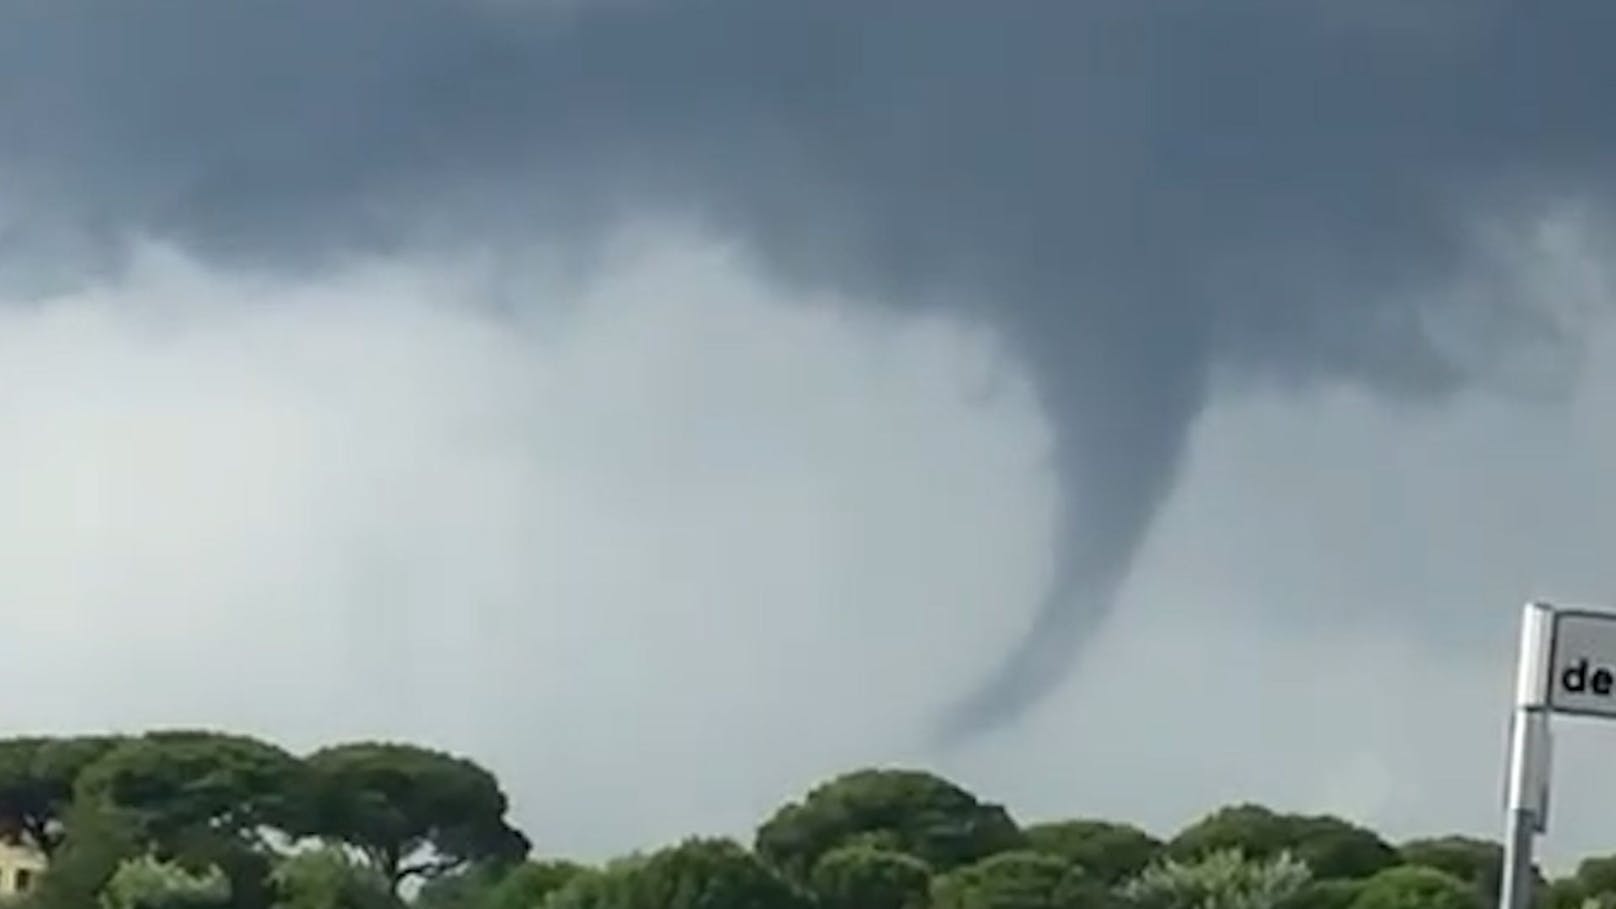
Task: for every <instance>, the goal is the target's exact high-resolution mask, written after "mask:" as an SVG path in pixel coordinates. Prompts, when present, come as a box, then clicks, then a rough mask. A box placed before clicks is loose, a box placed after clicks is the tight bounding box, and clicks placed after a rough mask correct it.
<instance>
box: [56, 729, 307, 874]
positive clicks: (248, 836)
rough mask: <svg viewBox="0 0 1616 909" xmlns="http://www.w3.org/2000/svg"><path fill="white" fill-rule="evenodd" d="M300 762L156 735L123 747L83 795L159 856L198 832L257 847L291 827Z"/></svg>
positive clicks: (251, 745) (250, 747)
mask: <svg viewBox="0 0 1616 909" xmlns="http://www.w3.org/2000/svg"><path fill="white" fill-rule="evenodd" d="M297 776H298V762H297V760H296V758H294V757H292V756H291V755H290V754H288V753H287V752H285V751H283V750H281V749H280V748H277V747H275V746H273V745H270V744H267V743H265V742H261V741H258V740H257V739H253V738H248V737H246V736H238V735H227V734H223V733H216V732H202V731H172V732H153V733H148V734H146V735H144V736H141V737H139V738H135V739H128V740H124V741H122V742H120V743H119V744H117V745H116V746H114V747H113V748H111V749H110V750H108V751H107V753H106V754H105V755H103V756H102V757H101V758H100V759H99V760H97V761H96V762H95V763H94V764H91V765H90V766H89V767H88V768H86V769H85V771H84V773H83V774H82V775H80V777H79V780H78V785H77V787H76V791H77V797H78V798H80V799H82V800H84V801H86V802H87V803H89V804H92V805H98V806H103V807H105V808H107V809H110V810H114V811H116V812H118V813H119V814H120V815H122V816H123V817H125V818H127V819H128V820H129V821H131V822H132V823H133V824H134V825H135V829H136V830H138V831H139V833H140V835H141V836H142V838H143V839H144V840H145V841H147V842H149V843H151V844H152V845H153V846H154V847H155V848H157V849H158V850H168V851H173V850H176V849H177V848H178V846H179V844H181V843H182V842H185V841H187V840H191V839H193V838H194V837H195V836H196V835H197V834H200V833H204V832H205V833H209V834H216V835H224V836H231V837H238V838H241V839H243V840H246V841H249V842H252V843H254V844H257V843H259V842H260V840H261V838H262V836H263V835H264V833H265V831H267V830H273V829H281V830H284V829H286V826H287V823H288V821H289V819H290V816H291V814H290V808H291V805H292V800H293V795H294V790H295V786H296V781H297Z"/></svg>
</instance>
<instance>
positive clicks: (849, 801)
mask: <svg viewBox="0 0 1616 909" xmlns="http://www.w3.org/2000/svg"><path fill="white" fill-rule="evenodd" d="M1023 841H1024V840H1023V837H1022V835H1021V832H1020V830H1019V829H1018V828H1017V827H1016V824H1015V822H1014V821H1013V820H1011V818H1010V815H1009V814H1008V813H1007V812H1006V811H1005V810H1004V808H1002V807H1000V806H998V805H993V804H988V803H984V802H980V801H978V800H977V798H976V796H974V795H972V794H971V793H969V792H967V791H965V790H964V789H962V788H960V787H959V786H956V785H954V784H953V783H951V782H948V781H947V780H944V779H942V778H940V777H937V776H934V775H932V774H929V773H925V772H921V771H916V770H902V769H897V770H893V769H871V770H860V771H855V772H853V773H849V774H844V775H842V776H839V777H836V778H835V779H832V780H830V781H829V782H826V783H823V784H821V785H819V786H817V787H815V788H814V789H812V790H810V791H809V793H808V794H807V796H805V797H804V798H803V799H802V801H800V802H793V803H791V804H788V805H785V806H784V807H782V808H780V809H779V810H778V811H777V812H775V814H774V815H773V816H772V817H770V818H769V819H768V820H767V821H765V822H764V823H763V825H762V826H761V827H759V829H758V833H757V840H756V846H757V852H758V854H759V855H760V856H762V857H763V858H764V860H765V861H767V862H769V863H770V864H772V865H774V866H775V867H776V868H779V869H780V870H781V871H783V872H784V873H785V874H787V875H788V876H790V877H791V878H792V879H793V880H797V881H805V880H806V879H807V877H808V875H809V874H810V873H811V872H812V870H813V867H814V865H815V864H816V863H817V862H818V861H819V859H820V857H821V856H823V855H824V854H825V853H827V852H829V851H831V850H832V849H835V848H836V847H838V846H844V845H851V844H854V843H860V844H863V845H873V846H879V847H881V848H887V849H894V850H897V851H901V852H907V853H909V854H910V855H913V856H915V857H916V858H918V859H920V860H922V861H924V862H926V863H927V864H928V865H930V866H931V867H932V868H934V869H936V870H938V871H948V870H950V869H953V868H957V867H960V866H961V865H966V864H969V863H971V862H974V861H976V860H977V859H980V858H982V857H984V856H988V855H992V854H994V853H996V852H1003V851H1005V850H1008V849H1015V848H1019V847H1020V846H1021V845H1022V843H1023Z"/></svg>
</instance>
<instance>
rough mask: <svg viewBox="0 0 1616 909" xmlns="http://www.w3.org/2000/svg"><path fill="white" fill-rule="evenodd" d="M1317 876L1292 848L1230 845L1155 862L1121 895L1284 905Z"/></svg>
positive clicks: (1267, 907) (1213, 907)
mask: <svg viewBox="0 0 1616 909" xmlns="http://www.w3.org/2000/svg"><path fill="white" fill-rule="evenodd" d="M1312 880H1313V878H1312V873H1311V872H1310V871H1309V870H1308V867H1307V865H1306V864H1305V863H1304V862H1302V861H1301V860H1300V859H1298V858H1295V857H1294V856H1292V855H1290V854H1289V853H1287V852H1280V853H1278V854H1276V855H1273V856H1270V857H1264V858H1247V857H1246V856H1245V855H1244V854H1242V853H1241V852H1240V851H1239V850H1236V849H1226V850H1222V851H1217V852H1212V853H1209V854H1206V855H1203V856H1200V857H1199V858H1196V859H1193V860H1190V861H1179V860H1176V859H1167V860H1164V861H1162V862H1159V863H1157V864H1154V865H1152V866H1150V867H1149V868H1146V869H1145V870H1144V871H1143V872H1142V873H1141V874H1140V875H1139V876H1138V877H1136V878H1134V879H1133V880H1131V881H1129V882H1128V883H1127V884H1126V885H1124V887H1123V888H1122V895H1123V897H1124V898H1125V899H1126V901H1127V902H1128V903H1129V904H1130V905H1132V906H1135V907H1139V909H1284V907H1288V906H1292V905H1294V904H1295V903H1296V902H1297V901H1298V899H1299V897H1300V896H1301V895H1302V894H1303V893H1305V892H1306V888H1307V887H1308V885H1309V884H1310V883H1311V882H1312Z"/></svg>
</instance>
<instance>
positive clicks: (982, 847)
mask: <svg viewBox="0 0 1616 909" xmlns="http://www.w3.org/2000/svg"><path fill="white" fill-rule="evenodd" d="M508 808H509V805H508V800H507V797H506V794H505V793H504V791H503V789H502V788H501V786H500V784H499V782H498V780H497V779H496V778H495V776H494V775H493V774H492V773H490V772H489V771H488V770H487V769H485V768H483V767H481V766H479V765H478V764H476V763H475V762H473V761H470V760H468V759H465V758H463V757H459V756H456V755H452V754H448V753H444V752H441V751H436V750H432V749H428V748H422V747H418V746H414V745H409V744H401V743H387V742H359V743H350V744H342V745H336V746H332V747H328V748H323V749H320V750H317V751H314V752H312V753H310V754H305V755H294V754H292V753H290V752H288V751H286V750H284V749H282V748H279V747H277V746H275V745H273V744H270V743H267V742H263V741H260V740H257V739H254V738H251V737H247V736H241V735H231V734H225V733H218V732H209V731H159V732H151V733H147V734H143V735H136V736H91V737H71V738H45V737H36V738H18V739H10V740H0V834H3V835H5V836H7V837H9V838H11V839H12V840H14V841H17V842H20V843H24V844H27V845H29V846H32V847H33V848H35V849H37V850H38V851H39V852H40V853H42V854H43V855H44V856H45V857H46V858H47V859H48V867H47V869H46V870H45V872H44V873H43V875H42V877H41V878H40V879H39V881H38V883H37V886H31V887H29V888H28V892H26V893H25V894H23V895H21V896H19V897H16V898H15V899H14V902H15V904H16V905H18V906H20V907H27V909H225V907H230V909H401V907H405V906H414V907H419V909H1496V896H1497V891H1498V878H1499V874H1500V871H1501V864H1502V856H1503V850H1502V848H1501V847H1500V846H1499V844H1498V843H1497V842H1495V841H1492V840H1488V839H1482V838H1474V837H1466V836H1457V835H1455V836H1441V837H1428V838H1421V839H1415V840H1411V841H1407V842H1401V843H1394V842H1391V841H1389V840H1387V839H1385V838H1383V837H1381V836H1380V835H1378V834H1377V833H1375V832H1374V831H1372V830H1370V829H1367V828H1365V827H1363V826H1360V825H1358V824H1355V823H1352V822H1349V821H1347V820H1344V819H1341V818H1338V817H1332V816H1328V815H1308V814H1294V813H1285V812H1280V811H1276V810H1273V809H1270V808H1267V807H1264V806H1261V805H1257V804H1241V805H1233V806H1229V807H1225V808H1222V809H1219V810H1217V811H1214V812H1212V813H1210V814H1208V815H1206V816H1205V817H1202V818H1200V819H1199V820H1197V821H1195V822H1194V823H1192V824H1190V825H1189V826H1187V827H1185V828H1184V829H1182V830H1179V831H1176V832H1175V833H1173V834H1171V835H1169V836H1165V837H1158V836H1156V835H1153V834H1151V833H1149V832H1146V831H1145V830H1143V829H1141V828H1139V827H1137V826H1134V825H1131V824H1127V823H1123V822H1118V821H1108V820H1099V819H1086V818H1085V819H1071V820H1061V821H1052V822H1043V823H1033V824H1022V823H1018V822H1017V820H1016V819H1015V818H1013V817H1012V816H1011V815H1010V813H1009V812H1008V811H1007V810H1005V808H1004V807H1003V806H1001V805H998V804H995V803H992V802H989V801H984V800H982V799H980V798H978V797H977V796H976V795H974V794H972V793H971V792H969V791H967V790H966V789H964V788H963V787H961V786H959V785H957V784H955V783H953V782H951V781H949V780H946V779H944V778H942V777H940V776H937V775H935V774H932V773H929V772H926V771H922V770H915V769H905V768H874V769H864V770H858V771H854V772H850V773H846V774H843V775H841V776H838V777H836V778H834V779H831V780H828V781H825V782H823V783H820V784H819V785H816V786H814V787H812V788H810V789H809V790H808V791H807V792H806V793H804V794H803V796H802V797H801V798H799V799H796V800H793V801H791V802H788V803H787V804H785V805H782V806H781V807H780V808H779V809H778V810H777V811H775V812H774V813H773V814H772V815H771V816H769V817H767V818H765V819H763V821H762V823H761V824H760V825H759V826H758V828H757V830H756V831H755V835H754V836H753V837H752V838H751V842H749V843H743V842H742V841H740V840H738V839H735V838H729V837H720V836H707V835H692V836H690V837H689V838H686V839H684V840H681V841H679V842H676V843H672V844H666V845H663V846H661V847H660V848H655V849H652V850H649V851H646V852H640V853H634V854H631V855H627V856H623V857H621V858H618V859H614V860H612V861H608V862H605V863H601V864H585V863H581V862H574V861H570V860H567V859H565V858H560V857H549V856H546V855H544V854H543V851H542V850H535V849H534V848H533V846H532V844H531V843H530V842H529V840H528V838H527V837H526V836H525V835H524V834H523V833H522V832H521V831H520V830H518V829H517V828H516V827H515V826H514V825H513V824H512V822H511V821H510V820H509V818H508V817H507V814H508ZM1538 884H1539V886H1538V888H1537V891H1536V899H1537V903H1538V906H1539V907H1540V909H1616V856H1612V857H1595V858H1590V859H1587V860H1585V861H1583V862H1582V863H1581V864H1580V865H1579V866H1578V867H1577V869H1576V871H1575V872H1574V873H1573V874H1570V875H1568V876H1565V877H1563V878H1559V879H1555V880H1545V879H1543V878H1542V876H1541V875H1539V880H1538Z"/></svg>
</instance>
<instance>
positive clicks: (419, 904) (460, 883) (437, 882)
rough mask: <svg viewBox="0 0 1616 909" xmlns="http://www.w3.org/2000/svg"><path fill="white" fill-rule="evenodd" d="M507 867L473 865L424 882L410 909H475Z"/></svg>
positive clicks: (503, 864)
mask: <svg viewBox="0 0 1616 909" xmlns="http://www.w3.org/2000/svg"><path fill="white" fill-rule="evenodd" d="M508 868H509V865H508V864H505V863H497V862H477V863H474V864H470V865H467V866H466V867H464V868H460V869H457V870H455V871H451V872H449V873H447V874H442V875H439V876H437V877H435V878H432V879H431V880H428V881H424V882H423V883H422V884H421V888H420V890H419V891H417V892H416V894H415V899H414V900H413V901H411V903H410V905H411V906H413V907H414V909H478V907H481V906H482V905H483V902H484V901H486V900H487V899H488V895H489V894H490V893H491V892H493V889H494V887H495V886H496V885H497V884H498V883H499V881H500V878H502V877H504V876H505V872H506V870H507V869H508Z"/></svg>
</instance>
